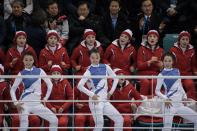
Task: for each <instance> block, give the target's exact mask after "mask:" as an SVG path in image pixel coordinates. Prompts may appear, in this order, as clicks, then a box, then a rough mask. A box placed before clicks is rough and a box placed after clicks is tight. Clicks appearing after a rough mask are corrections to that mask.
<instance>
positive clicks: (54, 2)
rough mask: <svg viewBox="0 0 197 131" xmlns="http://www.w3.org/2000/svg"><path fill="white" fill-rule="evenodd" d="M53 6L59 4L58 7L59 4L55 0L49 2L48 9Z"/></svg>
mask: <svg viewBox="0 0 197 131" xmlns="http://www.w3.org/2000/svg"><path fill="white" fill-rule="evenodd" d="M53 4H57V5H58V3H57V2H56V1H55V0H49V1H48V2H47V8H49V6H50V5H53ZM58 8H59V6H58Z"/></svg>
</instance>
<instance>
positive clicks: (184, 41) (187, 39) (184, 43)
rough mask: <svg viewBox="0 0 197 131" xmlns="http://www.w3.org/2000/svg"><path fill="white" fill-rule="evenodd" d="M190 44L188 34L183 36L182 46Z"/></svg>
mask: <svg viewBox="0 0 197 131" xmlns="http://www.w3.org/2000/svg"><path fill="white" fill-rule="evenodd" d="M188 44H189V37H188V36H183V37H181V39H180V46H181V47H182V48H186V47H187V45H188Z"/></svg>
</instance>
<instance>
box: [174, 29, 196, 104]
mask: <svg viewBox="0 0 197 131" xmlns="http://www.w3.org/2000/svg"><path fill="white" fill-rule="evenodd" d="M170 51H171V52H172V53H173V54H174V56H175V57H176V63H175V67H176V68H178V69H179V70H180V74H181V75H182V76H188V75H189V76H191V75H197V68H196V66H197V65H196V54H195V50H194V47H193V46H192V45H191V44H190V34H189V32H187V31H182V32H181V33H180V34H179V38H178V41H177V42H176V43H175V44H174V46H173V47H172V48H171V49H170ZM182 83H183V87H184V89H185V90H186V93H187V96H188V97H190V98H192V99H194V100H196V90H195V84H194V81H193V80H192V79H183V80H182Z"/></svg>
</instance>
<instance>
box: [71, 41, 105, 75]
mask: <svg viewBox="0 0 197 131" xmlns="http://www.w3.org/2000/svg"><path fill="white" fill-rule="evenodd" d="M94 47H95V48H97V49H98V50H99V53H100V56H101V59H102V57H103V49H102V47H101V43H100V42H98V41H96V42H95V46H94ZM89 52H90V50H89V49H88V48H87V46H86V44H85V41H82V42H81V43H80V45H79V46H78V47H76V48H75V49H74V52H73V53H72V56H71V64H72V67H73V68H74V69H75V67H76V66H78V65H80V66H81V69H80V70H79V71H77V72H76V75H83V74H84V72H85V71H86V69H87V67H88V66H89V65H90V64H91V63H90V55H89Z"/></svg>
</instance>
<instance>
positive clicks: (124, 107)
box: [112, 81, 142, 113]
mask: <svg viewBox="0 0 197 131" xmlns="http://www.w3.org/2000/svg"><path fill="white" fill-rule="evenodd" d="M132 98H134V99H135V100H142V98H141V96H140V93H139V92H138V91H136V89H135V88H134V87H133V85H132V84H131V83H129V81H126V83H125V86H124V87H122V89H120V88H116V90H115V91H114V93H113V95H112V100H131V99H132ZM112 104H113V105H114V106H115V107H116V109H117V110H118V111H119V112H120V113H132V111H131V102H115V103H114V102H113V103H112ZM135 104H136V105H137V106H139V105H140V102H137V103H135Z"/></svg>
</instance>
